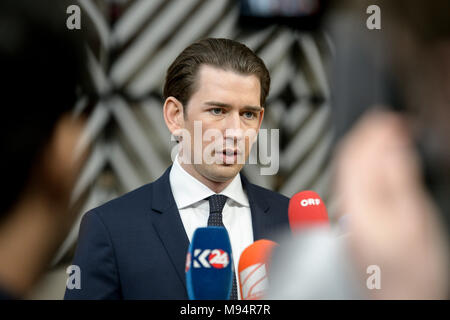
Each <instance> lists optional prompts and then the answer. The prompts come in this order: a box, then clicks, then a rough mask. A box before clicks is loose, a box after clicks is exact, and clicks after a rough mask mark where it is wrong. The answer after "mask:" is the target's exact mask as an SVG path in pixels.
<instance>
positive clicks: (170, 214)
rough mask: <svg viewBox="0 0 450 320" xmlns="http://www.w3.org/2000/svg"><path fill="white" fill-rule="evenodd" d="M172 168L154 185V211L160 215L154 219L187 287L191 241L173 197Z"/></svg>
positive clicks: (157, 230)
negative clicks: (171, 185)
mask: <svg viewBox="0 0 450 320" xmlns="http://www.w3.org/2000/svg"><path fill="white" fill-rule="evenodd" d="M171 167H172V166H170V167H169V168H168V169H167V170H166V172H165V173H164V174H163V175H162V176H161V177H160V178H159V179H158V180H156V181H155V182H154V184H153V195H152V209H153V211H156V212H157V213H159V214H158V215H157V216H156V217H154V219H153V226H154V228H155V230H156V232H157V233H158V235H159V238H160V239H161V242H162V243H163V245H164V247H165V249H166V251H167V254H168V255H169V257H170V259H171V260H172V263H173V266H174V267H175V270H176V271H177V274H178V276H179V278H180V280H181V282H182V283H183V285H184V286H185V287H186V276H185V269H184V268H185V264H186V253H187V251H188V247H189V239H188V237H187V235H186V231H185V230H184V226H183V222H182V221H181V218H180V213H179V212H178V208H177V205H176V203H175V199H174V198H173V195H172V189H171V187H170V180H169V174H170V169H171Z"/></svg>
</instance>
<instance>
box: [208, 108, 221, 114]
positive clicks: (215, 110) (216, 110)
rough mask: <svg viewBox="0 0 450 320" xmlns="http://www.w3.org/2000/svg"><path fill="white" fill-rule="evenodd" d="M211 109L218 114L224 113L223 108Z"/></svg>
mask: <svg viewBox="0 0 450 320" xmlns="http://www.w3.org/2000/svg"><path fill="white" fill-rule="evenodd" d="M209 111H210V112H211V113H212V114H213V115H216V116H218V115H221V114H222V108H214V109H211V110H209Z"/></svg>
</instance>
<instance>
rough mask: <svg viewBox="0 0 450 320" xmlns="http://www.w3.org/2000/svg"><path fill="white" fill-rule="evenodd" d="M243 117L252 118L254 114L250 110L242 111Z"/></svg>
mask: <svg viewBox="0 0 450 320" xmlns="http://www.w3.org/2000/svg"><path fill="white" fill-rule="evenodd" d="M244 118H246V119H253V118H255V114H254V113H253V112H251V111H247V112H244Z"/></svg>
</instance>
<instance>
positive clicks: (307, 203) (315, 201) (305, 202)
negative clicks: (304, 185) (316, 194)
mask: <svg viewBox="0 0 450 320" xmlns="http://www.w3.org/2000/svg"><path fill="white" fill-rule="evenodd" d="M300 205H301V206H302V207H307V206H318V205H320V199H313V198H309V199H302V200H301V201H300Z"/></svg>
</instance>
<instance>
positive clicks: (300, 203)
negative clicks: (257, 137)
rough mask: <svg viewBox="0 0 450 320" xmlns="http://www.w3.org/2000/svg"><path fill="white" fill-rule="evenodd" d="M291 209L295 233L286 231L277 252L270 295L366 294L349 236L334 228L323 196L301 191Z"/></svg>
mask: <svg viewBox="0 0 450 320" xmlns="http://www.w3.org/2000/svg"><path fill="white" fill-rule="evenodd" d="M288 210H289V212H288V216H289V224H290V226H291V231H292V232H293V233H294V236H292V234H289V235H288V234H285V239H281V240H280V244H281V245H280V247H279V250H276V251H275V252H274V254H273V257H272V264H271V269H270V273H269V276H270V279H271V281H270V288H269V290H268V292H269V294H268V295H267V297H266V298H267V299H269V300H271V299H274V300H278V299H282V300H291V299H294V300H303V299H361V298H363V297H364V296H363V295H362V291H361V286H360V284H359V283H358V279H356V277H355V274H356V273H355V270H354V266H353V264H352V263H351V256H350V255H349V252H348V250H347V244H346V239H345V238H344V237H342V236H338V235H337V234H336V232H335V231H336V230H332V228H331V226H330V223H329V219H328V214H327V209H326V207H325V205H324V203H323V201H322V199H321V198H320V196H319V195H318V194H317V193H316V192H314V191H301V192H299V193H297V194H295V195H294V196H293V197H292V198H291V200H290V201H289V209H288ZM297 231H301V232H297Z"/></svg>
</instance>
